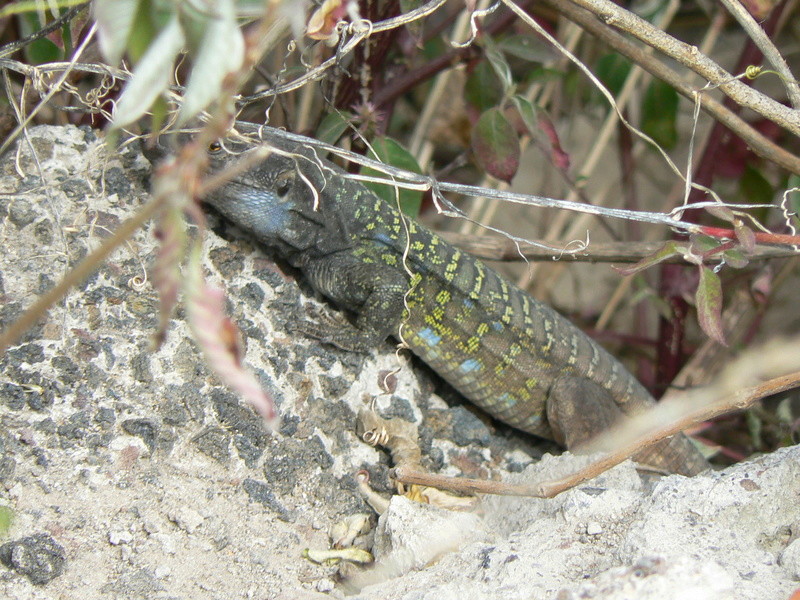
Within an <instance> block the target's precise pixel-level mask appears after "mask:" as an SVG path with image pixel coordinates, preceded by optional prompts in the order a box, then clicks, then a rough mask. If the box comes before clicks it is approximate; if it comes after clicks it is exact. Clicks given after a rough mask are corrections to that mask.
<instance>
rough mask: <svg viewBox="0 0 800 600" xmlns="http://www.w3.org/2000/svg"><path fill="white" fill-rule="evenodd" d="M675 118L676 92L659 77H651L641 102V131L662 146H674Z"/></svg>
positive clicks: (676, 140) (675, 133) (676, 134)
mask: <svg viewBox="0 0 800 600" xmlns="http://www.w3.org/2000/svg"><path fill="white" fill-rule="evenodd" d="M677 118H678V92H676V91H675V90H674V89H673V88H672V87H670V86H669V85H667V84H666V83H664V82H663V81H661V80H660V79H653V81H651V82H650V85H649V86H647V92H645V95H644V101H643V102H642V131H644V132H645V133H646V134H647V135H649V136H650V137H651V138H653V140H655V142H656V143H657V144H658V145H659V146H661V147H662V148H665V149H667V150H668V149H670V148H674V147H675V144H676V143H677V142H678V129H677V126H676V122H677Z"/></svg>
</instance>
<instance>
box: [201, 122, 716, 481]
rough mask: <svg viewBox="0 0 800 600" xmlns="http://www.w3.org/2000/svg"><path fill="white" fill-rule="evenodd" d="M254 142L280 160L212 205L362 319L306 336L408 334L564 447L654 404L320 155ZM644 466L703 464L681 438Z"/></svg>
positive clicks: (579, 341) (267, 137)
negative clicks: (271, 150)
mask: <svg viewBox="0 0 800 600" xmlns="http://www.w3.org/2000/svg"><path fill="white" fill-rule="evenodd" d="M243 127H246V128H247V129H248V130H250V131H253V127H252V126H250V127H247V125H246V124H242V125H240V126H237V129H238V130H239V131H242V130H243V129H242V128H243ZM259 135H260V137H261V139H262V140H263V141H264V142H266V143H268V144H269V145H270V146H271V147H272V148H274V151H273V152H272V153H271V154H269V156H267V157H266V158H265V159H264V160H263V161H261V162H260V163H258V164H256V165H255V166H254V167H252V168H249V169H248V170H246V171H244V172H242V173H239V174H237V175H234V177H233V179H232V180H230V181H229V182H228V183H226V184H225V185H224V186H223V187H221V188H218V189H217V190H216V191H214V192H212V193H211V194H209V195H208V196H207V197H206V198H204V201H205V202H207V203H208V204H210V205H212V206H213V207H214V208H215V209H216V210H217V211H219V212H220V213H221V214H222V215H223V216H224V217H226V218H227V219H229V220H230V221H232V222H233V223H235V224H236V225H238V226H239V227H241V228H242V229H244V230H246V231H248V232H250V233H251V234H252V235H254V236H255V238H256V239H258V240H259V241H260V242H262V243H263V244H265V245H266V246H268V247H269V248H271V249H272V251H273V252H275V253H277V255H279V256H280V257H281V258H283V259H284V260H286V261H287V262H289V263H290V264H291V265H292V266H294V267H296V268H298V269H299V270H300V271H301V272H302V273H303V274H304V276H305V277H306V278H307V280H308V281H309V283H310V284H311V285H312V287H313V288H314V289H315V290H317V291H318V292H320V293H322V294H323V295H324V296H326V297H327V298H329V299H330V300H332V301H333V302H334V303H335V304H337V305H338V306H340V307H342V308H345V309H347V310H349V311H352V313H353V314H354V316H355V319H354V325H355V326H353V327H342V326H339V327H336V328H331V327H330V326H328V327H326V326H323V325H320V324H313V323H306V324H301V325H300V327H299V328H300V329H301V330H302V331H303V332H304V333H306V334H309V335H311V336H313V337H316V338H318V339H320V340H322V341H324V342H327V343H331V344H334V345H336V346H339V347H341V348H344V349H348V350H358V351H364V350H368V349H370V348H374V347H376V346H377V345H378V344H379V343H380V342H381V341H382V340H385V339H386V338H387V337H389V336H394V337H395V338H400V339H402V340H403V341H405V342H406V343H407V344H408V346H409V347H410V348H411V350H412V351H413V352H414V353H415V354H417V355H418V356H419V357H420V358H422V360H424V361H425V362H426V363H427V364H428V365H430V366H431V367H432V368H433V369H434V370H435V371H436V372H437V373H438V374H439V375H440V376H442V377H443V378H444V379H445V380H447V381H448V382H449V383H450V384H451V385H452V386H453V387H454V388H456V389H457V390H458V391H459V392H460V393H461V394H463V395H464V397H466V398H467V399H469V400H470V401H471V402H473V403H474V404H476V405H478V406H480V407H481V408H482V409H483V410H485V411H486V412H488V413H489V414H491V415H492V416H494V417H496V418H497V419H499V420H501V421H503V422H505V423H508V424H509V425H512V426H513V427H516V428H518V429H521V430H523V431H526V432H529V433H533V434H535V435H538V436H541V437H544V438H548V439H554V440H556V441H557V442H559V443H561V444H564V445H566V446H567V447H571V446H574V445H575V444H577V443H579V442H582V441H585V440H586V439H587V438H588V437H591V436H592V435H594V434H595V433H597V432H598V431H600V430H602V429H604V428H606V427H607V426H608V425H610V423H611V422H612V421H614V420H615V419H616V417H617V416H618V415H621V414H635V413H638V412H641V411H642V410H644V409H646V408H648V407H650V406H652V405H653V404H654V403H655V401H654V400H653V398H652V397H651V396H650V394H649V393H648V392H647V390H645V389H644V387H643V386H642V385H641V384H640V383H639V382H638V381H637V380H636V379H635V378H634V377H633V376H632V375H631V374H630V373H629V372H628V371H626V370H625V368H624V367H623V366H622V365H621V364H620V363H619V362H618V361H617V360H616V359H614V358H613V357H612V356H611V355H610V354H609V353H608V352H606V351H605V350H604V349H603V348H601V347H600V346H599V345H598V344H596V343H595V342H594V341H592V340H591V339H590V338H588V337H587V336H586V335H585V334H584V333H583V332H582V331H580V330H579V329H578V328H577V327H575V326H574V325H573V324H572V323H570V322H569V321H568V320H567V319H566V318H564V317H563V316H561V315H560V314H558V313H557V312H556V311H554V310H553V309H552V308H550V307H549V306H547V305H545V304H543V303H541V302H538V301H536V300H534V299H533V298H532V297H531V296H529V295H528V294H526V293H525V292H523V291H521V290H520V289H518V288H516V287H515V286H514V285H512V284H511V283H509V282H508V281H506V280H505V279H503V278H502V277H501V276H500V275H498V274H497V273H495V272H494V271H492V270H491V269H490V268H488V267H487V266H485V265H484V264H483V263H482V262H481V261H479V260H477V259H476V258H474V257H472V256H470V255H468V254H466V253H464V252H462V251H461V250H459V249H457V248H455V247H454V246H451V245H450V244H448V243H446V242H445V241H443V240H442V239H441V238H440V237H438V236H436V235H435V234H434V233H432V232H431V231H429V230H428V229H426V228H425V227H423V226H421V225H420V224H418V223H416V222H415V221H413V220H411V219H408V218H406V217H403V216H402V215H401V213H400V212H399V211H398V210H397V209H396V208H395V207H394V206H392V205H390V204H388V203H386V202H384V201H383V200H381V199H380V198H378V197H377V196H376V195H375V194H373V193H372V192H370V191H369V190H368V189H367V188H365V187H364V186H363V185H361V184H360V183H358V182H357V181H353V180H352V179H346V178H345V177H343V175H344V172H343V171H342V170H341V169H339V168H338V167H336V166H334V165H333V164H331V163H329V162H327V161H324V160H321V159H320V158H319V157H318V155H317V153H316V152H315V151H314V150H313V149H312V148H311V147H309V146H307V145H305V144H300V143H295V142H289V141H286V140H285V139H284V138H281V137H278V136H277V135H276V134H275V133H274V130H271V129H270V128H261V129H260V130H259ZM250 147H251V145H250V144H246V143H244V142H241V141H238V142H234V141H232V140H230V139H229V140H223V141H220V143H217V144H213V145H212V147H210V148H209V150H208V152H209V161H210V170H211V171H212V172H215V171H219V170H221V169H223V168H224V167H226V166H230V165H232V164H233V163H234V162H235V161H237V160H239V156H238V155H240V154H241V153H242V152H245V151H246V150H247V149H249V148H250ZM315 203H316V204H317V206H315ZM404 253H406V256H405V258H404ZM406 269H408V271H410V272H411V273H413V275H409V273H408V272H407V270H406ZM636 458H637V460H639V461H640V462H643V463H646V464H649V465H653V466H656V467H660V468H663V469H665V470H668V471H672V472H677V473H682V474H686V475H692V474H696V473H698V472H700V471H702V470H704V469H706V468H707V467H708V464H707V463H706V461H705V459H704V458H703V457H702V455H701V454H700V452H699V451H698V450H697V449H696V448H695V447H694V445H693V444H692V443H691V442H690V441H689V440H688V439H687V438H686V437H685V436H683V435H678V436H674V437H673V438H671V439H669V440H666V441H664V442H662V443H660V444H659V445H657V446H655V447H653V448H651V449H650V450H648V451H647V454H646V455H639V456H637V457H636Z"/></svg>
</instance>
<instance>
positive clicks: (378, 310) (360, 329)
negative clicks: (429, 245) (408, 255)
mask: <svg viewBox="0 0 800 600" xmlns="http://www.w3.org/2000/svg"><path fill="white" fill-rule="evenodd" d="M303 273H304V274H305V276H306V278H307V279H308V281H309V283H311V286H312V287H313V288H314V289H315V290H317V291H318V292H320V293H321V294H323V295H324V296H326V297H327V298H329V299H330V300H332V301H333V302H334V303H335V304H336V305H337V306H339V307H340V308H342V309H344V310H346V311H348V312H350V313H353V314H355V315H356V318H355V321H354V323H352V324H351V323H347V322H344V320H342V321H341V322H333V320H332V319H326V321H327V322H322V321H301V322H299V323H294V324H292V325H291V329H293V330H294V331H299V332H301V333H303V334H305V335H308V336H309V337H313V338H315V339H318V340H320V341H321V342H324V343H327V344H332V345H334V346H336V347H338V348H342V349H343V350H349V351H354V352H368V351H369V350H371V349H373V348H375V347H376V346H377V345H378V344H379V343H380V342H382V341H383V340H385V339H386V338H387V337H389V336H390V335H397V331H398V328H399V325H400V321H401V318H402V314H403V298H404V296H405V293H406V291H407V290H408V280H407V278H406V277H405V276H404V275H403V274H402V273H401V272H399V271H396V270H394V269H391V270H389V269H386V266H385V265H383V264H377V265H376V264H373V263H368V262H364V261H362V260H359V259H355V258H353V257H351V256H344V255H340V254H334V255H331V256H328V257H325V258H324V259H319V260H315V261H313V262H310V263H309V264H308V265H306V266H304V268H303Z"/></svg>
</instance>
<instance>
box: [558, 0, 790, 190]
mask: <svg viewBox="0 0 800 600" xmlns="http://www.w3.org/2000/svg"><path fill="white" fill-rule="evenodd" d="M545 2H547V3H548V4H549V5H550V6H552V7H553V8H554V9H556V10H557V11H559V12H560V13H562V14H563V15H564V16H565V17H567V18H568V19H569V20H570V21H573V22H574V23H577V24H578V25H580V26H581V27H582V28H584V29H586V30H587V31H588V32H589V33H591V34H592V35H594V36H595V37H597V38H599V39H601V40H603V41H604V42H605V43H606V44H608V45H609V46H610V47H611V48H613V49H614V50H616V51H617V52H619V53H620V54H623V55H624V56H626V57H627V58H629V59H630V60H631V61H632V62H635V63H636V64H638V65H639V66H641V67H642V68H643V69H645V70H646V71H647V72H649V73H650V74H651V75H653V76H655V77H658V78H659V79H661V80H662V81H664V82H666V83H668V84H669V85H671V86H672V87H673V88H675V90H676V91H677V92H678V93H679V94H681V95H682V96H684V97H685V98H688V99H689V100H691V101H692V102H696V101H697V99H698V98H702V102H701V108H702V109H703V110H704V111H705V112H706V113H708V114H709V115H711V116H712V117H713V118H715V119H716V120H718V121H719V122H720V123H722V124H723V125H725V126H726V127H727V128H728V129H730V130H731V131H732V132H734V133H735V134H736V135H738V136H739V137H741V138H742V139H743V140H744V141H745V142H746V143H747V145H748V146H749V147H750V148H751V149H752V150H753V152H755V153H756V154H758V155H759V156H761V157H763V158H765V159H767V160H769V161H772V162H774V163H776V164H778V165H780V166H781V167H783V168H784V169H786V170H788V171H790V172H792V173H795V174H797V175H800V158H798V157H797V156H795V155H794V154H792V153H791V152H788V151H786V150H785V149H783V148H781V147H780V146H778V145H777V144H775V143H774V142H773V141H772V140H770V139H768V138H767V137H765V136H764V135H762V134H761V133H760V132H758V131H756V130H755V129H754V128H753V127H752V126H750V124H749V123H747V122H746V121H745V120H744V119H742V118H741V117H739V116H738V115H736V114H735V113H734V112H732V111H731V110H729V109H728V108H726V107H725V106H724V105H723V104H722V103H721V102H719V101H717V100H715V99H714V98H711V97H710V96H698V94H697V91H696V90H694V89H693V88H692V87H691V86H689V85H687V84H686V82H685V81H684V80H683V79H682V78H681V76H680V75H679V74H678V73H677V72H676V71H674V70H673V69H671V68H670V67H668V66H666V65H665V64H664V63H662V62H661V61H659V60H658V59H657V58H655V57H653V56H652V55H650V54H648V53H647V52H645V51H644V50H643V49H642V48H640V47H639V46H637V45H636V44H634V43H632V42H630V41H628V40H626V39H625V38H624V37H622V35H620V34H619V33H617V32H615V31H614V30H613V29H611V28H610V27H606V26H605V25H603V24H602V23H601V22H600V21H598V20H597V19H596V18H595V17H594V16H592V14H591V13H589V12H587V11H586V10H584V9H581V8H578V7H577V6H574V5H573V4H571V3H570V2H558V1H556V0H545ZM745 87H747V86H745ZM787 110H788V109H787Z"/></svg>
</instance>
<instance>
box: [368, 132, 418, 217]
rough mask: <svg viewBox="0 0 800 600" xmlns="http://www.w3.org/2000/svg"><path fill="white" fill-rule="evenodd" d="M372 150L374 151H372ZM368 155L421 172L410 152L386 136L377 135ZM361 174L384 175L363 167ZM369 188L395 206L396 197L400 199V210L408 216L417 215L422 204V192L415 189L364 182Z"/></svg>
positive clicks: (392, 164)
mask: <svg viewBox="0 0 800 600" xmlns="http://www.w3.org/2000/svg"><path fill="white" fill-rule="evenodd" d="M373 151H374V152H373ZM368 156H369V157H370V158H372V159H373V160H380V161H381V162H383V163H386V164H387V165H391V166H393V167H397V168H399V169H405V170H406V171H413V172H414V173H421V172H422V169H420V167H419V164H417V161H416V160H415V159H414V157H413V156H412V155H411V153H410V152H409V151H408V150H406V149H405V148H403V147H402V146H401V145H400V144H399V143H398V142H396V141H395V140H393V139H391V138H388V137H379V138H376V139H374V140H373V141H372V150H370V152H369V154H368ZM361 172H362V174H363V175H369V176H370V177H384V178H385V177H386V174H385V173H381V172H380V171H376V170H375V169H370V168H367V167H364V168H363V169H362V171H361ZM364 185H366V186H367V187H368V188H369V189H370V190H372V191H373V192H375V194H377V195H378V196H379V197H380V198H383V199H384V200H385V201H386V202H389V203H390V204H391V205H392V206H397V199H398V196H399V199H400V210H402V211H403V213H404V214H407V215H408V216H410V217H416V216H417V215H419V209H420V206H421V205H422V192H420V191H417V190H404V189H403V188H400V187H397V188H395V187H394V186H392V185H387V184H382V183H374V182H365V183H364Z"/></svg>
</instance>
